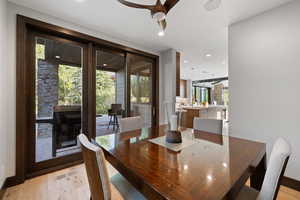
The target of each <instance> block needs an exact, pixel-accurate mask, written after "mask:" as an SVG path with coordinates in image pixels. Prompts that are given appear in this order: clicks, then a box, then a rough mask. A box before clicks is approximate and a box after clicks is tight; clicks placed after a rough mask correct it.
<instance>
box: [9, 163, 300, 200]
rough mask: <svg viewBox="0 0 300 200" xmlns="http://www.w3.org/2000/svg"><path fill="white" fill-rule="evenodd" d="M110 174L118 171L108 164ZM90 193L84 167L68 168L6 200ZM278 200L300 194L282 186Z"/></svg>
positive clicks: (14, 190)
mask: <svg viewBox="0 0 300 200" xmlns="http://www.w3.org/2000/svg"><path fill="white" fill-rule="evenodd" d="M108 170H109V174H110V175H111V176H112V175H114V174H115V173H117V171H116V170H115V169H114V168H113V167H112V166H111V165H109V164H108ZM89 198H90V191H89V187H88V182H87V177H86V172H85V168H84V165H78V166H75V167H71V168H67V169H64V170H60V171H57V172H53V173H50V174H46V175H43V176H40V177H36V178H33V179H30V180H27V181H26V182H25V183H23V184H21V185H17V186H14V187H11V188H8V189H7V191H6V193H5V195H4V200H89ZM277 199H278V200H299V199H300V192H298V191H295V190H292V189H289V188H287V187H284V186H282V187H281V188H280V192H279V195H278V198H277Z"/></svg>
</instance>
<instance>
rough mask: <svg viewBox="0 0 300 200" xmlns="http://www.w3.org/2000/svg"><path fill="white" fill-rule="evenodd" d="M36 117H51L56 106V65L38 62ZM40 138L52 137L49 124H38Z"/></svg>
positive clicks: (42, 61)
mask: <svg viewBox="0 0 300 200" xmlns="http://www.w3.org/2000/svg"><path fill="white" fill-rule="evenodd" d="M37 97H38V99H37V116H38V117H40V118H43V117H50V118H51V117H52V116H53V108H54V106H56V105H57V104H58V64H57V63H51V62H47V61H44V60H38V69H37ZM37 134H38V136H40V137H50V136H52V125H51V124H38V125H37Z"/></svg>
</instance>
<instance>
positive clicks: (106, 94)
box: [96, 70, 116, 114]
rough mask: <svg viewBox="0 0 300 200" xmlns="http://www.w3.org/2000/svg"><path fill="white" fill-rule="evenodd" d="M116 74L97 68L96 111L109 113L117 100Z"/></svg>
mask: <svg viewBox="0 0 300 200" xmlns="http://www.w3.org/2000/svg"><path fill="white" fill-rule="evenodd" d="M115 90H116V88H115V74H114V73H112V72H105V71H101V70H96V113H97V114H107V113H108V109H110V107H111V104H112V103H114V102H115V98H116V97H115Z"/></svg>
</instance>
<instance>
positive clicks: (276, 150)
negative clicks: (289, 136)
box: [258, 138, 292, 200]
mask: <svg viewBox="0 0 300 200" xmlns="http://www.w3.org/2000/svg"><path fill="white" fill-rule="evenodd" d="M291 153H292V150H291V145H290V144H289V143H288V142H287V141H286V140H284V139H282V138H279V139H278V140H277V141H276V142H275V144H274V146H273V150H272V152H271V156H270V160H269V165H268V168H267V172H266V175H265V178H264V182H263V185H262V188H261V191H260V193H259V196H258V199H259V200H271V199H273V200H275V199H276V198H277V194H278V191H279V187H280V182H281V179H282V177H283V175H284V172H285V169H286V166H287V163H288V160H289V157H290V155H291Z"/></svg>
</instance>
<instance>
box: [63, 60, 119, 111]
mask: <svg viewBox="0 0 300 200" xmlns="http://www.w3.org/2000/svg"><path fill="white" fill-rule="evenodd" d="M58 77H59V92H58V103H59V104H60V105H74V104H81V103H82V72H81V68H80V67H72V66H67V65H59V68H58ZM114 102H115V80H114V74H112V73H111V72H105V71H100V70H97V71H96V113H97V114H107V110H108V109H110V107H111V104H112V103H114Z"/></svg>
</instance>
